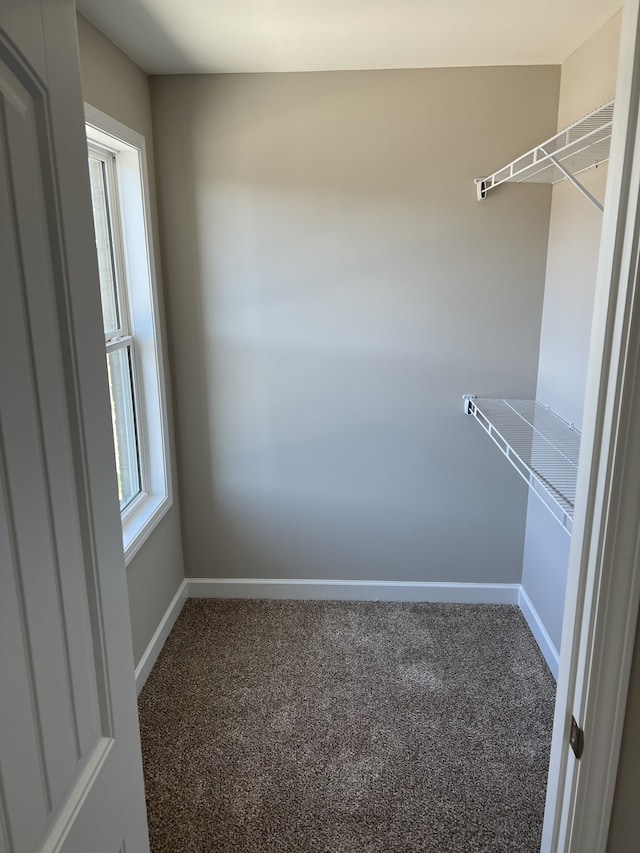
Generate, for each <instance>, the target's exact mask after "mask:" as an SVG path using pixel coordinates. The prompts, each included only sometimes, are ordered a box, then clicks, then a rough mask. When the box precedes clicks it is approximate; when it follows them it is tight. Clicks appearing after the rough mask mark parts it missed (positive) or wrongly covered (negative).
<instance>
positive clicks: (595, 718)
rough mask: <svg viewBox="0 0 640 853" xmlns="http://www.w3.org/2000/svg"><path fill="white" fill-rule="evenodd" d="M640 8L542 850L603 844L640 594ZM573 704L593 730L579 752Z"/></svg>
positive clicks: (618, 135) (620, 118) (603, 270)
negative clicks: (572, 742) (573, 738)
mask: <svg viewBox="0 0 640 853" xmlns="http://www.w3.org/2000/svg"><path fill="white" fill-rule="evenodd" d="M639 29H640V8H639V2H638V0H626V2H625V4H624V12H623V21H622V38H621V47H620V64H619V73H618V86H617V92H616V112H615V115H614V125H613V137H612V147H611V160H610V165H609V177H608V181H607V192H606V199H605V210H604V220H603V227H602V238H601V246H600V258H599V263H598V276H597V286H596V304H595V312H594V319H593V332H592V339H591V351H590V357H589V371H588V377H587V397H586V400H585V419H584V432H583V443H582V451H581V462H580V466H579V471H578V488H577V496H576V516H575V525H574V535H573V539H572V546H571V554H570V559H569V572H568V578H567V594H566V604H565V614H564V623H563V642H562V648H561V655H560V669H559V674H558V691H557V700H556V712H555V721H554V731H553V739H552V744H551V761H550V765H549V777H548V785H547V804H546V810H545V822H544V827H543V834H542V846H541V850H542V851H543V853H604V851H605V850H606V848H607V839H608V833H609V821H610V817H611V809H612V804H613V796H614V791H615V786H616V773H617V766H618V758H619V754H620V744H621V740H622V731H623V727H624V718H625V708H626V698H627V692H628V685H629V673H630V668H631V658H632V651H633V644H634V638H635V629H636V621H637V616H638V603H639V599H640V555H639V553H638V546H639V542H638V532H639V520H640V501H639V499H638V493H637V473H636V472H637V470H638V465H639V464H640V434H639V433H638V430H637V429H636V428H635V424H636V423H637V422H638V417H640V394H638V391H637V377H638V375H639V370H640V346H639V342H638V294H639V293H640V281H639V277H638V266H637V255H638V241H637V233H638V227H639V223H640V203H639V201H640V126H639V125H638V103H639V100H640V54H639V51H638V47H639V46H640V34H639ZM572 715H573V716H574V717H575V719H576V720H577V722H578V723H579V724H580V725H581V726H582V728H583V729H584V732H585V749H584V753H583V756H582V758H581V760H580V761H577V760H576V759H575V757H574V756H573V754H572V753H571V752H570V749H569V747H568V730H569V723H570V720H571V717H572Z"/></svg>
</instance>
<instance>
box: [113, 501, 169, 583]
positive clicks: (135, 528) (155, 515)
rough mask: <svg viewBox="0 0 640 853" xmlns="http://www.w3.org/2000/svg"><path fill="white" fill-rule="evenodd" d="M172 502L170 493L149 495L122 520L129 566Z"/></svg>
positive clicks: (126, 558) (125, 556)
mask: <svg viewBox="0 0 640 853" xmlns="http://www.w3.org/2000/svg"><path fill="white" fill-rule="evenodd" d="M171 504H172V501H171V498H170V497H169V496H168V495H147V496H146V497H145V498H143V499H142V500H141V501H139V503H138V504H137V506H136V507H135V509H134V510H133V511H132V512H131V513H130V514H129V515H128V516H127V518H126V520H124V521H123V522H122V545H123V547H124V561H125V563H126V565H127V566H128V565H129V563H130V562H131V560H132V559H133V558H134V557H135V555H136V554H137V553H138V551H139V550H140V548H141V547H142V546H143V545H144V543H145V542H146V541H147V539H148V538H149V536H150V535H151V533H152V531H153V530H154V529H155V528H156V527H157V525H158V523H159V522H160V521H161V520H162V518H163V517H164V516H165V515H166V513H167V511H168V510H169V508H170V507H171Z"/></svg>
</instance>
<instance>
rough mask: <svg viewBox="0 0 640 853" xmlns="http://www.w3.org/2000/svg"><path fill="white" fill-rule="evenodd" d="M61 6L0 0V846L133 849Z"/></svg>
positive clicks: (125, 638)
mask: <svg viewBox="0 0 640 853" xmlns="http://www.w3.org/2000/svg"><path fill="white" fill-rule="evenodd" d="M77 62H78V60H77V47H76V35H75V7H74V3H73V0H0V276H1V284H0V286H1V289H0V482H1V488H0V691H1V692H0V819H1V830H0V853H32V851H51V853H53V851H59V853H125V851H126V853H145V851H148V849H149V848H148V839H147V830H146V816H145V808H144V792H143V783H142V771H141V760H140V747H139V734H138V729H137V716H136V706H135V687H134V678H133V661H132V656H131V639H130V629H129V621H128V605H127V593H126V578H125V568H124V562H123V556H122V540H121V532H120V519H119V512H118V503H117V496H116V486H115V473H114V463H113V445H112V438H111V425H110V416H109V408H108V395H107V384H106V374H105V364H104V340H103V335H102V329H101V321H100V308H99V286H98V279H97V271H96V262H95V244H94V242H93V236H92V230H91V229H92V225H91V209H90V200H89V188H88V177H87V166H86V163H87V159H86V150H85V142H84V126H83V114H82V98H81V93H80V83H79V70H78V66H77Z"/></svg>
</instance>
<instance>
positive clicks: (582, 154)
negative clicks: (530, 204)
mask: <svg viewBox="0 0 640 853" xmlns="http://www.w3.org/2000/svg"><path fill="white" fill-rule="evenodd" d="M614 105H615V101H609V103H607V104H604V105H603V106H601V107H598V109H597V110H594V111H593V112H592V113H589V115H587V116H585V117H584V118H581V119H580V120H579V121H577V122H575V124H572V125H571V126H570V127H568V128H566V130H563V131H561V132H560V133H557V134H556V135H555V136H552V137H551V139H547V140H546V142H543V143H542V144H541V145H538V146H536V147H535V148H532V149H531V151H528V152H527V153H526V154H523V155H522V156H521V157H518V158H516V159H515V160H513V161H512V162H511V163H508V164H507V165H506V166H503V167H502V168H501V169H498V171H497V172H494V173H493V174H492V175H488V176H487V177H486V178H476V181H475V184H476V192H477V196H478V201H484V200H485V199H486V197H487V195H488V193H489V192H490V191H491V190H494V189H496V187H499V186H500V185H501V184H505V183H522V182H527V183H545V184H546V183H549V184H555V183H558V181H562V180H569V181H570V182H571V183H572V184H573V186H575V187H576V188H577V189H578V190H580V192H581V193H582V194H583V195H584V196H585V197H586V198H587V199H588V200H589V201H590V202H591V203H592V204H593V205H595V206H596V207H597V208H598V210H600V211H602V205H601V204H600V202H599V201H598V200H597V199H596V198H595V197H594V196H593V195H592V194H591V193H590V192H589V191H588V190H587V189H586V188H585V187H584V186H583V185H582V183H581V182H580V181H578V180H577V179H576V177H575V176H576V175H578V174H580V172H584V171H585V170H586V169H593V168H597V167H598V166H599V165H600V164H601V163H606V162H607V160H608V159H609V149H610V146H611V130H612V127H613V110H614Z"/></svg>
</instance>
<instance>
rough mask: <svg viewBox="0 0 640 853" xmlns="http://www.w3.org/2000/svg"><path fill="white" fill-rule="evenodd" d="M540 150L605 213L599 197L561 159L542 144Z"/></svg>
mask: <svg viewBox="0 0 640 853" xmlns="http://www.w3.org/2000/svg"><path fill="white" fill-rule="evenodd" d="M540 151H542V153H543V154H545V155H546V156H547V157H548V158H549V160H550V161H551V162H552V163H553V165H554V166H555V167H556V169H558V170H559V171H560V172H562V174H563V175H564V176H565V178H566V179H567V180H568V181H569V182H570V183H572V184H573V186H574V187H575V188H576V189H577V190H578V191H579V192H581V193H582V195H583V196H584V197H585V198H586V199H587V200H588V201H590V202H591V204H592V205H594V207H597V208H598V210H599V211H600V213H603V212H604V207H603V206H602V205H601V204H600V202H599V201H598V199H597V198H596V197H595V196H594V195H591V193H590V192H589V190H588V189H587V188H586V187H583V186H582V184H581V183H580V181H579V180H578V179H577V178H575V177H574V176H573V175H572V174H571V172H570V171H569V170H568V169H565V167H564V166H563V165H562V163H561V162H560V161H559V160H557V159H556V158H555V157H554V156H553V154H549V152H548V151H545V149H544V148H543V146H542V145H541V146H540Z"/></svg>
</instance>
